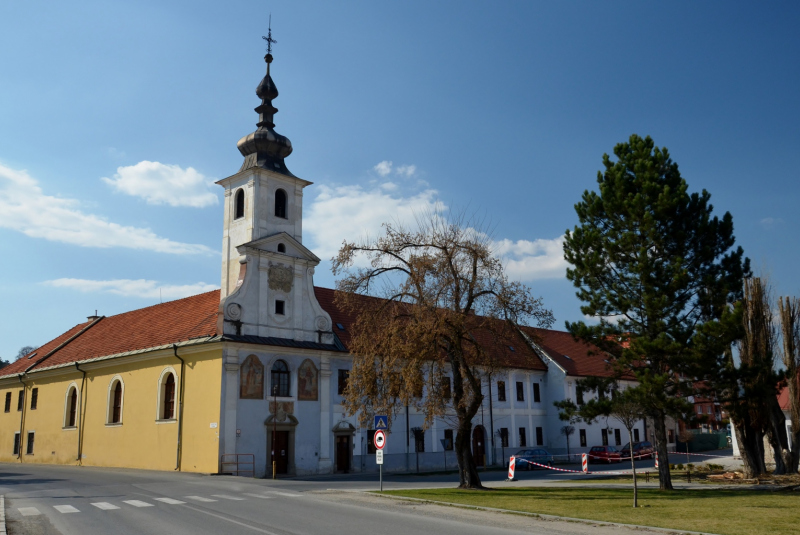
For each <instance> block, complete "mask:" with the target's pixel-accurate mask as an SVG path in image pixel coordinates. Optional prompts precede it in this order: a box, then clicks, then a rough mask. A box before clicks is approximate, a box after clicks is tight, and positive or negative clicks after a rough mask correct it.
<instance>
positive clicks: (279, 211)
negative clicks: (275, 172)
mask: <svg viewBox="0 0 800 535" xmlns="http://www.w3.org/2000/svg"><path fill="white" fill-rule="evenodd" d="M275 217H280V218H282V219H286V192H285V191H283V190H282V189H279V190H278V191H276V192H275Z"/></svg>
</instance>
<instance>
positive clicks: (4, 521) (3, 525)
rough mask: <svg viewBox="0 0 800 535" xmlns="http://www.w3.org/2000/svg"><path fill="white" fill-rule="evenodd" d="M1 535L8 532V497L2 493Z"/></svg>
mask: <svg viewBox="0 0 800 535" xmlns="http://www.w3.org/2000/svg"><path fill="white" fill-rule="evenodd" d="M0 535H7V533H6V498H5V496H3V495H1V494H0Z"/></svg>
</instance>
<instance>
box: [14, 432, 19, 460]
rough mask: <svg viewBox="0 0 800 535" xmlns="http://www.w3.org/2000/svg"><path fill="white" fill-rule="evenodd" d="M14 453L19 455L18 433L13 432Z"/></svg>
mask: <svg viewBox="0 0 800 535" xmlns="http://www.w3.org/2000/svg"><path fill="white" fill-rule="evenodd" d="M14 455H19V433H14Z"/></svg>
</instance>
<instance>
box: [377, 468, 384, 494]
mask: <svg viewBox="0 0 800 535" xmlns="http://www.w3.org/2000/svg"><path fill="white" fill-rule="evenodd" d="M378 466H380V472H381V476H380V477H381V492H383V465H382V464H381V465H378Z"/></svg>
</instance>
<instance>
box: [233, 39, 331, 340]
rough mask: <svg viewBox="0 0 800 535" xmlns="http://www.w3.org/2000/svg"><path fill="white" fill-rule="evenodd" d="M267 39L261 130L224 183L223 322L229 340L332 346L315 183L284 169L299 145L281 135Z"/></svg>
mask: <svg viewBox="0 0 800 535" xmlns="http://www.w3.org/2000/svg"><path fill="white" fill-rule="evenodd" d="M264 39H265V40H266V41H267V55H266V56H264V60H265V61H266V63H267V73H266V75H265V76H264V78H263V79H262V80H261V83H259V84H258V87H257V88H256V95H258V97H259V98H260V99H261V104H260V105H259V106H258V107H256V108H255V111H256V113H258V123H256V126H257V128H256V130H255V132H252V133H250V134H248V135H246V136H244V137H243V138H241V139H240V140H239V143H238V144H237V146H238V148H239V152H240V153H241V155H242V156H243V157H244V162H243V163H242V167H241V168H240V169H239V171H238V172H237V173H236V174H234V175H231V176H229V177H227V178H224V179H222V180H220V181H218V182H217V184H219V185H220V186H222V187H223V188H225V207H224V222H223V235H222V281H221V293H220V297H221V300H222V302H221V312H222V314H221V315H220V316H221V318H220V322H221V323H222V327H223V331H224V333H225V334H232V335H256V336H273V337H279V338H285V339H293V340H298V341H314V342H321V343H329V342H332V340H333V334H332V332H331V320H330V316H329V315H328V314H327V313H326V312H325V311H324V310H322V308H321V307H320V305H319V303H318V302H317V300H316V297H315V295H314V285H313V274H314V267H315V266H317V265H318V264H319V261H320V260H319V258H317V257H316V256H315V255H314V254H313V253H312V252H311V251H309V250H308V249H307V248H306V247H305V246H303V189H304V188H305V187H306V186H309V185H311V184H312V182H309V181H307V180H303V179H302V178H299V177H297V176H295V175H294V174H292V173H291V171H289V169H288V168H287V167H286V163H285V162H284V158H286V157H288V156H289V155H290V154H291V153H292V143H291V142H290V141H289V139H288V138H287V137H286V136H282V135H281V134H278V133H277V132H276V131H275V122H274V117H275V114H276V113H277V112H278V109H277V108H275V107H274V106H273V105H272V101H273V100H274V99H276V98H277V97H278V89H277V87H276V86H275V82H273V80H272V76H271V75H270V67H271V65H272V61H273V56H272V53H271V52H272V43H274V42H275V41H274V40H273V39H272V32H271V30H270V33H269V37H265V38H264Z"/></svg>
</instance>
